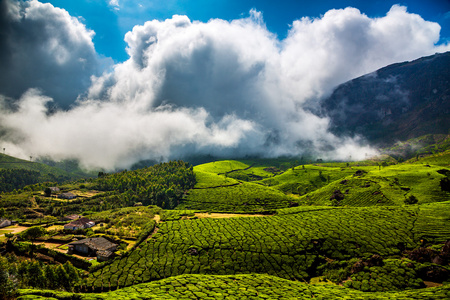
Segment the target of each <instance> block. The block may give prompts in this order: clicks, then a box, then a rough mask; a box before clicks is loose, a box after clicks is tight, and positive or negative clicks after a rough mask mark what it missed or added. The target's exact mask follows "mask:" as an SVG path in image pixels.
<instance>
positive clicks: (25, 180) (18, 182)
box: [0, 169, 41, 193]
mask: <svg viewBox="0 0 450 300" xmlns="http://www.w3.org/2000/svg"><path fill="white" fill-rule="evenodd" d="M40 176H41V173H40V172H38V171H32V170H26V169H0V192H4V193H7V192H12V191H14V190H17V189H21V188H23V187H25V186H27V185H30V184H34V183H36V182H39V181H40Z"/></svg>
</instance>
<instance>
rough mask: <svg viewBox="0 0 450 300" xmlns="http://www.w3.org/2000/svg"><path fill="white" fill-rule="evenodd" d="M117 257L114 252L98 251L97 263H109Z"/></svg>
mask: <svg viewBox="0 0 450 300" xmlns="http://www.w3.org/2000/svg"><path fill="white" fill-rule="evenodd" d="M114 256H115V254H114V252H112V251H109V250H99V251H97V261H98V262H102V261H107V260H109V259H111V258H113V257H114Z"/></svg>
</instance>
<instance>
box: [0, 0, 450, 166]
mask: <svg viewBox="0 0 450 300" xmlns="http://www.w3.org/2000/svg"><path fill="white" fill-rule="evenodd" d="M29 5H30V6H32V5H40V4H39V2H37V1H31V2H30V3H29ZM11 7H14V5H9V8H11ZM41 7H42V9H43V10H44V11H47V10H48V11H52V12H54V13H58V14H59V15H60V16H66V19H65V20H71V22H72V23H71V24H78V25H77V26H78V27H76V26H75V27H74V28H76V29H77V30H78V31H77V30H74V28H72V27H59V30H60V31H59V33H58V34H56V35H55V36H54V39H55V42H54V43H56V44H58V45H59V44H61V43H62V42H61V41H60V39H63V37H64V39H63V40H64V41H65V40H72V38H74V36H77V34H78V35H79V32H83V33H84V34H83V35H81V36H80V38H79V40H80V41H83V43H81V42H80V43H81V44H82V45H84V46H83V47H81V48H83V49H91V48H92V49H93V46H92V42H91V39H92V33H91V32H90V31H88V30H86V29H85V28H84V26H82V24H80V23H79V22H78V21H77V20H74V19H71V18H70V17H69V16H68V14H67V13H66V12H65V11H62V10H58V9H55V8H53V7H52V6H51V5H41ZM8 14H10V15H14V12H11V9H9V12H8ZM40 15H45V14H44V13H43V12H41V13H40ZM32 16H34V15H33V14H32V13H31V12H30V13H29V18H31V17H32ZM23 28H24V30H26V28H27V27H25V26H23ZM30 30H31V29H30ZM439 31H440V27H439V25H438V24H436V23H432V22H427V21H425V20H423V19H422V18H421V17H420V16H419V15H415V14H411V13H408V12H407V10H406V8H405V7H402V6H397V5H396V6H393V7H392V8H391V10H390V11H389V12H388V13H387V14H386V16H384V17H382V18H369V17H368V16H366V15H364V14H362V13H361V12H360V11H359V10H357V9H354V8H346V9H341V10H330V11H328V12H327V13H326V14H325V15H323V16H322V17H320V18H317V19H311V18H302V19H300V20H298V21H295V22H294V23H293V24H292V26H291V29H290V31H289V34H288V36H287V37H286V38H285V39H283V40H279V39H278V38H277V37H276V36H275V35H274V34H272V33H271V32H269V31H268V30H267V28H266V26H265V24H264V20H263V18H262V15H261V13H259V12H257V11H255V10H252V11H251V12H250V17H248V18H242V19H238V20H233V21H224V20H220V19H212V20H210V21H209V22H207V23H202V22H196V21H191V20H190V19H189V18H188V17H187V16H178V15H175V16H173V17H172V18H171V19H167V20H165V21H157V20H153V21H149V22H146V23H145V24H144V25H142V26H135V27H134V28H133V30H132V31H131V32H128V33H127V34H126V36H125V41H126V42H127V44H128V47H127V49H126V50H127V53H128V54H129V59H128V60H127V61H125V62H123V63H119V64H116V65H115V66H114V67H113V68H112V69H111V70H110V71H108V72H104V73H103V75H101V76H92V77H91V85H90V87H89V89H88V90H87V92H86V93H85V94H84V96H83V97H78V100H77V101H76V102H74V103H73V105H72V107H71V108H70V109H69V110H64V111H62V110H60V111H56V112H51V113H50V112H49V111H48V109H47V107H48V106H49V104H51V103H52V102H56V103H59V102H60V101H65V100H64V99H60V98H58V97H57V96H53V95H52V94H50V93H49V92H48V89H47V88H44V87H42V86H39V85H37V87H38V88H40V90H38V89H30V90H28V91H27V92H25V93H24V94H23V95H22V96H21V97H20V98H19V99H18V100H17V101H14V105H12V107H11V105H9V103H10V102H11V101H10V99H9V98H6V97H3V98H2V99H1V100H0V105H1V111H2V112H1V116H2V118H1V119H0V126H1V129H2V130H1V131H2V132H3V135H2V136H1V144H2V145H3V147H6V148H8V149H10V151H11V152H10V153H12V152H14V154H15V155H22V156H24V157H28V156H29V155H31V154H32V155H33V156H35V157H36V156H50V157H52V158H54V159H65V158H76V159H79V160H80V161H81V162H82V164H83V165H84V166H85V167H88V168H98V167H101V168H105V169H113V168H121V167H128V166H130V165H131V164H132V163H134V162H137V161H139V160H142V159H160V158H161V157H162V158H163V159H171V158H182V157H183V156H187V155H192V154H211V155H216V156H224V157H225V156H228V157H230V156H233V157H237V156H244V155H261V156H279V155H301V154H302V153H305V152H308V151H309V152H310V151H314V152H315V153H317V154H318V155H320V156H321V157H323V158H334V159H348V157H349V156H351V157H352V158H353V159H363V158H364V157H365V155H366V153H367V154H369V155H370V154H373V153H374V150H373V149H372V148H370V147H369V146H364V144H363V143H362V139H361V138H360V137H348V138H344V139H343V138H337V137H336V136H334V135H333V134H331V133H330V132H329V131H328V123H329V120H328V119H327V118H321V117H318V116H317V115H315V114H314V113H313V112H312V111H314V110H313V109H311V108H314V107H315V106H316V105H317V103H318V102H319V101H320V99H321V98H323V97H325V96H327V95H328V94H329V93H331V91H332V90H333V88H334V87H336V86H337V85H338V84H340V83H343V82H345V81H347V80H350V79H352V78H354V77H357V76H360V75H363V74H365V73H368V72H372V71H374V70H376V69H378V68H380V67H383V66H385V65H388V64H390V63H395V62H399V61H405V60H412V59H415V58H418V57H420V56H424V55H430V54H434V53H435V52H443V51H448V50H449V49H450V47H449V46H448V45H439V46H437V45H436V43H437V42H438V40H439ZM85 38H88V39H86V40H85ZM33 43H36V45H35V46H38V45H40V44H41V43H43V44H44V45H45V40H44V42H42V41H34V42H33ZM23 51H26V50H23ZM28 51H31V50H30V49H29V50H28ZM86 53H89V55H87V54H86ZM91 54H92V52H91V50H90V51H88V52H80V53H78V54H76V55H75V53H74V52H68V54H67V55H69V56H67V57H66V56H64V57H65V59H68V61H71V62H72V63H74V60H77V61H79V59H80V58H82V59H88V58H86V57H95V55H94V54H95V53H93V54H92V55H91ZM75 57H76V58H75ZM57 62H58V59H57V58H56V57H55V61H54V63H55V64H57ZM93 65H94V66H95V64H93ZM11 72H13V73H14V70H13V69H12V71H11ZM82 73H83V74H82V75H80V76H81V77H83V76H85V75H86V74H89V75H90V76H91V75H92V74H94V73H95V72H86V73H84V72H82ZM41 75H42V74H41ZM75 75H76V74H75ZM76 76H78V75H76ZM43 78H46V77H43ZM75 79H78V77H76V78H75ZM48 84H50V83H48ZM23 85H24V86H25V85H27V87H28V88H35V87H36V85H35V83H34V82H33V81H32V80H28V81H24V83H23ZM50 85H55V88H59V86H57V84H56V83H51V84H50ZM46 95H50V96H52V98H53V99H52V98H49V97H47V96H46ZM75 98H76V97H75Z"/></svg>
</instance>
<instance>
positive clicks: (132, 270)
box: [86, 202, 450, 291]
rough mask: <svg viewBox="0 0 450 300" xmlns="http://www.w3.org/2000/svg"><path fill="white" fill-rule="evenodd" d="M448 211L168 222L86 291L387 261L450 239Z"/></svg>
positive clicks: (288, 274) (299, 273) (296, 275)
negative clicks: (353, 261) (330, 263)
mask: <svg viewBox="0 0 450 300" xmlns="http://www.w3.org/2000/svg"><path fill="white" fill-rule="evenodd" d="M449 208H450V203H449V202H443V203H439V204H431V205H424V209H419V208H418V207H411V208H409V207H403V208H402V207H398V208H394V207H371V208H337V209H322V210H316V211H303V212H297V213H292V214H283V215H280V216H268V217H255V218H230V219H198V220H181V221H173V222H166V223H162V224H160V225H159V230H158V233H157V234H156V235H154V236H153V237H152V239H150V240H148V241H147V242H146V243H145V244H141V245H140V247H139V248H138V249H136V250H134V251H133V252H131V253H130V254H129V255H127V256H126V257H123V258H121V259H116V260H115V261H114V262H113V263H111V264H109V265H107V266H105V267H104V268H102V269H99V270H97V271H95V272H94V273H92V274H91V275H90V276H89V279H88V281H87V284H86V288H88V289H93V290H97V291H98V290H105V289H109V288H116V287H125V286H131V285H134V284H138V283H143V282H148V281H153V280H159V279H162V278H167V277H171V276H177V275H181V274H209V275H212V274H214V275H225V274H245V273H261V274H269V275H274V276H278V277H281V278H285V279H291V280H308V279H309V278H311V277H312V276H313V275H320V274H318V272H319V271H318V267H319V266H320V265H322V264H326V261H327V260H348V259H351V258H355V257H370V256H371V255H373V254H378V255H381V256H382V257H384V258H387V257H391V256H399V255H401V253H402V249H403V248H407V249H413V248H415V247H417V246H418V245H419V244H420V241H421V240H423V239H425V238H426V240H427V241H428V242H430V243H439V242H443V241H444V240H446V239H448V237H449V236H450V227H449V226H448V224H449V223H448V221H449V220H450V210H449ZM294 209H295V208H294ZM419 220H420V221H419ZM400 245H401V246H400Z"/></svg>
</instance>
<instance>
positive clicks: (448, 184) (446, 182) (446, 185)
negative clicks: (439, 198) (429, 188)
mask: <svg viewBox="0 0 450 300" xmlns="http://www.w3.org/2000/svg"><path fill="white" fill-rule="evenodd" d="M439 185H440V186H441V190H442V191H447V192H450V179H449V178H448V177H444V178H442V179H441V181H440V182H439Z"/></svg>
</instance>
